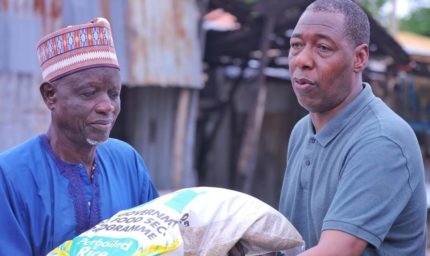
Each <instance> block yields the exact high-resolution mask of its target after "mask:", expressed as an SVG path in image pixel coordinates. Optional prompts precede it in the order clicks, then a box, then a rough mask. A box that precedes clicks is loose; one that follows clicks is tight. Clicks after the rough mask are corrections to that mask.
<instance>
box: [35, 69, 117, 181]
mask: <svg viewBox="0 0 430 256" xmlns="http://www.w3.org/2000/svg"><path fill="white" fill-rule="evenodd" d="M120 91H121V81H120V75H119V70H118V69H115V68H110V67H95V68H90V69H85V70H82V71H78V72H76V73H73V74H70V75H67V76H65V77H62V78H60V79H57V80H55V81H53V82H43V83H42V84H41V86H40V93H41V94H42V97H43V100H44V101H45V104H46V106H47V107H48V108H49V109H50V111H51V123H50V125H49V128H48V131H47V133H46V135H47V137H48V140H49V143H50V145H51V147H52V149H53V151H54V153H55V154H56V155H57V156H58V157H59V158H60V159H62V160H63V161H66V162H72V163H83V164H84V165H85V166H86V167H87V171H88V175H89V176H90V177H91V175H92V173H91V172H92V165H93V162H94V159H95V154H96V145H97V144H98V143H102V142H104V141H106V140H107V139H108V138H109V134H110V132H111V130H112V127H113V125H114V123H115V121H116V118H117V117H118V114H119V112H120V110H121V106H120V97H119V95H120Z"/></svg>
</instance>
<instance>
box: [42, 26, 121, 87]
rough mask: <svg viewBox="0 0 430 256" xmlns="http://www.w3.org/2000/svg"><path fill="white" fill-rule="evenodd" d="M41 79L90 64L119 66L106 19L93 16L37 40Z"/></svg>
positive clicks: (57, 76) (59, 76) (93, 65)
mask: <svg viewBox="0 0 430 256" xmlns="http://www.w3.org/2000/svg"><path fill="white" fill-rule="evenodd" d="M37 55H38V57H39V64H40V67H41V69H42V78H43V80H44V81H53V80H55V79H58V78H61V77H63V76H65V75H68V74H71V73H74V72H76V71H79V70H82V69H87V68H92V67H113V68H118V69H119V65H118V59H117V57H116V53H115V47H114V44H113V39H112V32H111V28H110V24H109V22H108V21H107V20H106V19H105V18H95V19H93V20H91V21H90V22H89V23H85V24H79V25H73V26H68V27H66V28H62V29H60V30H57V31H55V32H53V33H50V34H48V35H46V36H44V37H43V38H42V39H40V40H39V42H38V43H37Z"/></svg>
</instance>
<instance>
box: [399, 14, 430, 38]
mask: <svg viewBox="0 0 430 256" xmlns="http://www.w3.org/2000/svg"><path fill="white" fill-rule="evenodd" d="M400 30H403V31H410V32H414V33H416V34H421V35H424V36H430V8H419V9H417V10H415V11H413V12H412V13H411V14H410V15H409V16H408V17H406V18H403V19H401V20H400Z"/></svg>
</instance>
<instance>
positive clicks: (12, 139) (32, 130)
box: [0, 72, 50, 152]
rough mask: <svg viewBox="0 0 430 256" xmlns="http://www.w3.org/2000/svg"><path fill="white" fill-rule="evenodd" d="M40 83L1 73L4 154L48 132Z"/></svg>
mask: <svg viewBox="0 0 430 256" xmlns="http://www.w3.org/2000/svg"><path fill="white" fill-rule="evenodd" d="M38 83H39V79H38V78H36V77H34V76H32V75H25V74H9V73H6V72H0V152H2V151H4V150H6V149H8V148H10V147H12V146H15V145H16V144H18V143H20V142H23V141H25V140H27V139H28V138H29V137H31V136H33V135H35V134H39V133H42V132H44V131H46V129H47V128H48V122H49V118H50V117H49V112H48V109H47V108H46V107H45V104H44V103H43V100H42V97H41V96H40V93H39V87H38Z"/></svg>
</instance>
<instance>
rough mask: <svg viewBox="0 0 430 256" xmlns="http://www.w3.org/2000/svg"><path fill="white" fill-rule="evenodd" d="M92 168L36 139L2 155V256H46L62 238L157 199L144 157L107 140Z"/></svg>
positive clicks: (71, 236) (0, 203) (0, 186)
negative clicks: (62, 156) (90, 171)
mask: <svg viewBox="0 0 430 256" xmlns="http://www.w3.org/2000/svg"><path fill="white" fill-rule="evenodd" d="M95 163H96V165H95V170H94V173H93V177H92V179H90V178H89V177H88V174H87V171H86V168H85V165H84V164H83V163H68V162H64V161H62V160H61V159H59V158H58V157H57V156H55V155H54V154H53V151H52V149H51V147H50V145H49V143H48V139H47V137H46V136H45V135H40V136H37V137H35V138H32V139H30V140H29V141H27V142H25V143H23V144H21V145H18V146H17V147H15V148H12V149H10V150H8V151H6V152H4V153H2V154H0V205H1V211H0V226H1V227H3V230H4V231H3V232H0V255H46V254H47V253H48V252H49V251H50V250H52V249H53V248H55V247H56V246H58V245H60V244H61V243H62V242H64V241H66V240H70V239H73V238H74V237H75V236H77V235H79V234H80V233H82V232H84V231H85V230H88V229H89V228H91V227H93V226H94V225H95V224H97V223H98V222H100V221H101V220H103V219H107V218H109V217H111V216H112V215H114V214H115V213H117V212H118V211H120V210H123V209H128V208H131V207H134V206H137V205H140V204H143V203H145V202H147V201H150V200H152V199H153V198H156V197H158V192H157V191H156V189H155V187H154V185H153V183H152V181H151V179H150V177H149V175H148V172H147V168H146V166H145V163H144V162H143V159H142V158H141V157H140V156H139V154H138V153H137V152H136V151H135V150H134V149H133V148H132V147H131V146H130V145H128V144H127V143H125V142H122V141H119V140H116V139H109V140H108V141H107V142H105V143H103V144H100V145H98V146H97V149H96V160H95Z"/></svg>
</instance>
